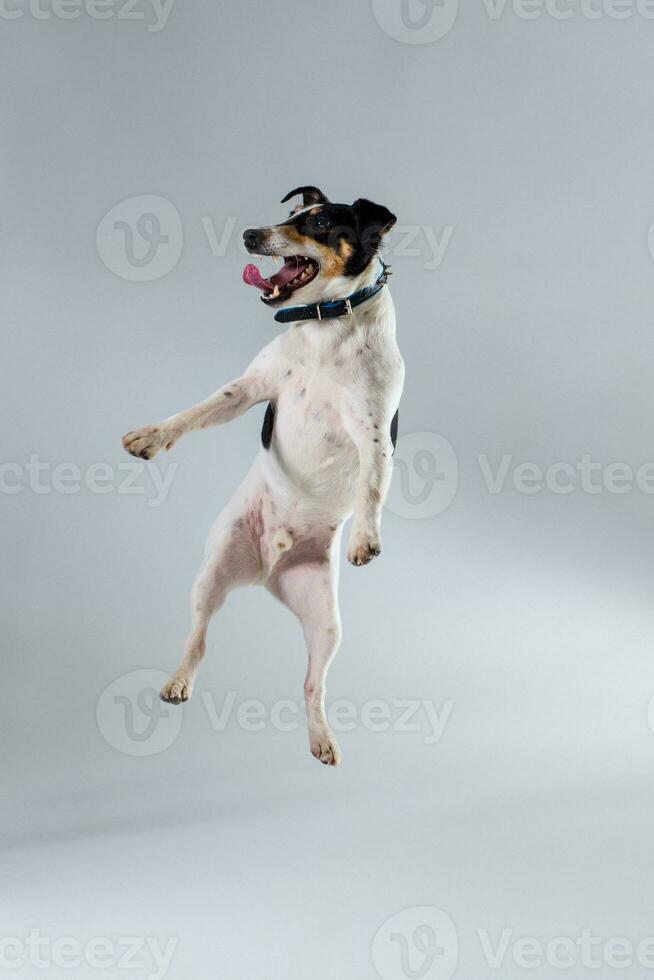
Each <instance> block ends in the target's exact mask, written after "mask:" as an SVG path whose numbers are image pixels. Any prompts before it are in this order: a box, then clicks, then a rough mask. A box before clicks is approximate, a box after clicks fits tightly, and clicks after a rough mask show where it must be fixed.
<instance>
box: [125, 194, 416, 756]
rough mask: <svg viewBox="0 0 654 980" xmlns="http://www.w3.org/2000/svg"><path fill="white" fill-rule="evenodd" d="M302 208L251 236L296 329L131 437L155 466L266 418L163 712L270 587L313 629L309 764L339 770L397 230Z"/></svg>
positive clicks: (377, 211)
mask: <svg viewBox="0 0 654 980" xmlns="http://www.w3.org/2000/svg"><path fill="white" fill-rule="evenodd" d="M296 195H301V197H302V202H303V203H302V204H298V205H297V206H296V207H295V208H294V209H293V211H292V212H291V214H290V216H289V217H288V218H287V220H285V221H282V222H281V223H280V224H277V225H269V226H266V227H262V228H251V229H248V230H247V231H246V232H244V235H243V238H244V242H245V247H246V249H247V251H248V252H249V253H250V254H252V255H256V256H259V257H260V256H272V257H273V258H274V259H275V260H276V261H277V262H279V261H280V259H281V260H282V265H281V267H280V268H279V270H278V271H276V272H275V273H274V274H272V275H270V276H269V277H268V278H264V276H263V275H262V274H261V272H260V271H259V269H258V268H257V266H256V265H253V264H249V265H247V266H246V268H245V270H244V272H243V279H244V281H245V282H246V283H248V284H249V285H252V286H256V287H257V288H258V289H259V290H261V300H262V301H263V303H264V305H265V306H266V307H269V308H270V309H271V310H275V311H276V312H275V320H276V321H278V322H280V323H286V324H288V325H289V326H288V329H287V330H286V331H285V332H284V333H281V334H280V335H279V336H277V337H276V338H275V339H274V340H273V341H272V342H271V343H269V344H268V345H266V346H265V347H264V348H263V350H261V352H260V353H259V354H257V356H256V357H255V358H254V360H253V361H252V363H251V364H250V366H249V367H248V368H247V370H246V371H245V372H244V373H243V374H242V375H241V377H239V378H236V379H235V380H234V381H230V382H229V384H226V385H224V386H223V387H222V388H219V389H218V391H216V392H215V393H214V394H213V395H211V396H210V397H209V398H207V399H206V400H205V401H203V402H200V403H199V404H198V405H195V406H194V407H192V408H189V409H187V410H186V411H182V412H179V413H177V414H176V415H171V416H170V418H167V419H164V421H163V422H159V423H158V424H157V425H151V426H146V427H145V428H142V429H136V430H135V431H133V432H128V433H127V435H126V436H124V438H123V445H124V447H125V449H127V451H128V452H129V453H131V454H132V455H133V456H139V457H141V458H142V459H152V458H153V456H155V454H156V453H157V452H158V451H159V450H160V449H171V448H172V447H173V446H174V445H175V443H176V442H177V441H178V439H179V438H180V437H181V436H182V435H184V433H186V432H190V431H191V430H192V429H205V428H207V427H208V426H211V425H220V424H222V423H224V422H229V421H230V420H231V419H234V418H237V416H239V415H242V414H243V413H244V412H246V411H247V410H248V409H249V408H251V407H252V406H253V405H257V404H259V403H261V402H267V403H268V406H267V409H266V413H265V419H264V425H263V431H262V435H261V441H262V445H261V448H260V449H259V452H258V455H257V457H256V459H255V461H254V463H253V465H252V468H251V469H250V471H249V473H248V475H247V476H246V478H245V480H244V481H243V483H242V484H241V485H240V487H239V488H238V490H237V491H236V493H235V494H234V496H233V497H232V499H231V500H230V502H229V503H228V504H227V506H226V507H225V509H224V510H223V511H222V513H221V514H220V516H219V517H218V519H217V521H216V523H215V524H214V526H213V528H212V531H211V534H210V536H209V540H208V544H207V549H206V554H205V559H204V563H203V565H202V567H201V569H200V572H199V574H198V577H197V579H196V581H195V584H194V586H193V591H192V594H191V604H192V628H191V632H190V634H189V637H188V639H187V641H186V646H185V649H184V655H183V658H182V662H181V664H180V665H179V667H178V668H177V670H176V671H175V673H174V674H173V676H172V679H171V680H170V682H169V683H167V684H166V685H165V686H164V688H163V690H162V691H161V698H162V699H163V700H164V701H168V702H170V703H171V704H179V703H180V702H182V701H188V699H189V698H190V696H191V692H192V690H193V682H194V680H195V676H196V674H197V670H198V666H199V664H200V661H201V660H202V657H203V656H204V652H205V644H206V634H207V628H208V625H209V620H210V618H211V616H212V615H213V614H214V613H215V612H216V611H217V610H218V609H219V608H220V606H221V605H222V604H223V602H224V601H225V598H226V596H227V594H228V592H229V591H230V590H231V589H233V588H235V587H236V586H239V585H245V584H248V583H260V584H262V585H265V586H266V588H268V589H269V590H270V592H271V593H272V594H273V595H275V596H276V597H277V598H278V599H280V600H281V601H282V602H283V603H284V605H286V606H287V607H288V608H289V609H290V610H291V611H292V612H293V613H295V615H296V616H297V617H298V619H299V620H300V622H301V624H302V627H303V630H304V637H305V641H306V645H307V650H308V657H309V662H308V669H307V673H306V678H305V683H304V693H305V699H306V710H307V720H308V726H309V744H310V747H311V752H312V754H313V755H314V756H315V757H316V758H317V759H319V760H320V761H321V762H323V763H325V764H326V765H338V763H339V762H340V761H341V752H340V749H339V747H338V744H337V742H336V740H335V739H334V736H333V734H332V732H331V730H330V728H329V725H328V723H327V718H326V715H325V679H326V674H327V668H328V666H329V663H330V661H331V660H332V658H333V656H334V654H335V653H336V651H337V649H338V646H339V643H340V639H341V622H340V614H339V607H338V595H337V590H338V571H339V552H340V538H341V530H342V527H343V522H344V521H345V520H346V519H347V518H348V517H349V516H350V515H352V514H353V520H352V527H351V532H350V542H349V548H348V553H347V557H348V560H349V561H350V562H351V563H352V564H353V565H366V564H367V563H368V562H369V561H371V559H373V558H374V557H375V556H377V555H379V553H380V551H381V540H380V520H381V511H382V505H383V503H384V499H385V496H386V493H387V490H388V486H389V483H390V479H391V467H392V454H393V449H394V446H395V438H396V433H397V410H398V405H399V401H400V395H401V392H402V385H403V381H404V363H403V361H402V357H401V355H400V352H399V349H398V347H397V344H396V341H395V310H394V307H393V301H392V299H391V296H390V292H389V289H388V285H387V276H388V272H387V267H386V266H385V264H384V263H383V262H382V259H381V257H380V248H381V244H382V239H383V237H384V235H385V234H386V233H387V232H388V231H389V229H390V228H391V227H392V226H393V224H394V223H395V220H396V219H395V215H393V214H391V212H390V211H389V210H388V209H387V208H385V207H382V206H381V205H378V204H373V203H372V202H371V201H368V200H365V199H363V198H360V199H358V200H356V201H355V202H354V204H352V205H346V204H333V203H332V202H330V201H329V200H328V199H327V198H326V197H325V195H324V194H323V193H322V191H320V190H319V189H318V188H317V187H299V188H296V189H295V190H293V191H291V192H290V193H289V194H287V195H286V197H285V198H284V199H283V201H282V203H285V202H286V201H289V200H290V199H291V198H293V197H295V196H296ZM291 299H292V301H293V304H294V305H293V306H290V307H289V305H288V304H289V301H290V300H291Z"/></svg>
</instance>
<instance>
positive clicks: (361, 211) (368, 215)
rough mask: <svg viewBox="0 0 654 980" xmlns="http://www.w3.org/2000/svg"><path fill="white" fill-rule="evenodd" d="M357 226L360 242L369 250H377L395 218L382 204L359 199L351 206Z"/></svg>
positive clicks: (362, 198)
mask: <svg viewBox="0 0 654 980" xmlns="http://www.w3.org/2000/svg"><path fill="white" fill-rule="evenodd" d="M352 210H353V211H354V217H355V221H356V225H357V233H358V235H359V238H360V239H361V241H362V242H363V243H364V244H365V245H368V246H369V247H370V248H377V247H378V246H379V243H380V242H381V240H382V236H383V235H385V234H386V232H388V231H390V230H391V228H392V227H393V225H394V224H395V222H396V221H397V218H396V217H395V215H394V214H393V213H392V212H391V211H389V210H388V208H385V207H384V205H383V204H375V203H374V202H373V201H368V200H366V198H365V197H360V198H359V199H358V200H357V201H355V202H354V204H353V205H352Z"/></svg>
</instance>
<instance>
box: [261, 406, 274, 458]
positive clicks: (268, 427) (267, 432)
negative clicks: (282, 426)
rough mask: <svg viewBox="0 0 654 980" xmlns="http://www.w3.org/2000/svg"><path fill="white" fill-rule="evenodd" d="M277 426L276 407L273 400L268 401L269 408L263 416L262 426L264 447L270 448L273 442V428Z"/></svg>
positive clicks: (262, 443)
mask: <svg viewBox="0 0 654 980" xmlns="http://www.w3.org/2000/svg"><path fill="white" fill-rule="evenodd" d="M274 426H275V409H274V406H273V403H272V402H268V408H267V409H266V414H265V415H264V417H263V426H262V428H261V445H262V446H263V448H264V449H270V443H271V442H272V434H273V428H274Z"/></svg>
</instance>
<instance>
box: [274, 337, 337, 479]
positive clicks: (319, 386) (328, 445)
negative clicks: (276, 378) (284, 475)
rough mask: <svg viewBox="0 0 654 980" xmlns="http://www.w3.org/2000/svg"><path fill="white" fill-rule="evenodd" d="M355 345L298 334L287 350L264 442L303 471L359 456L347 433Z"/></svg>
mask: <svg viewBox="0 0 654 980" xmlns="http://www.w3.org/2000/svg"><path fill="white" fill-rule="evenodd" d="M354 356H355V354H354V344H353V343H352V342H348V341H347V340H346V341H343V342H338V341H336V340H334V339H333V338H330V339H328V340H327V339H325V340H323V339H322V338H321V337H318V338H316V336H315V335H314V336H311V335H310V336H309V337H306V336H304V337H298V338H297V340H296V343H295V344H293V345H289V348H287V350H286V351H285V358H284V366H283V371H282V384H281V385H280V390H279V393H278V397H277V399H276V402H275V403H274V404H273V405H271V407H270V408H269V409H268V412H267V413H266V422H265V423H264V430H263V432H262V442H263V444H264V447H265V446H266V443H268V446H269V447H270V446H271V444H272V449H273V450H274V451H276V452H278V453H279V454H280V455H281V456H282V457H283V458H284V461H285V462H286V463H287V464H290V463H292V464H293V465H294V466H296V467H297V468H298V469H302V470H306V469H307V468H308V469H310V468H311V467H321V466H325V465H330V464H331V463H334V462H336V461H337V458H338V457H339V456H341V455H343V454H345V456H346V457H349V456H350V455H353V454H354V447H353V445H352V443H351V441H350V438H349V436H348V434H347V425H346V417H345V416H346V412H347V387H348V385H349V384H350V383H351V381H352V376H353V363H354V360H353V359H354Z"/></svg>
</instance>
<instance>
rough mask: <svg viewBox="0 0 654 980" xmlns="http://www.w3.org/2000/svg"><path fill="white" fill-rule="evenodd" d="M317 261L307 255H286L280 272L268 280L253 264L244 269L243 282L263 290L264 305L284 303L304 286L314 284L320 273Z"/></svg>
mask: <svg viewBox="0 0 654 980" xmlns="http://www.w3.org/2000/svg"><path fill="white" fill-rule="evenodd" d="M319 271H320V270H319V266H318V263H317V262H316V260H315V259H310V258H308V257H307V256H306V255H285V256H284V264H283V265H282V267H281V269H280V270H279V272H275V273H273V275H272V276H269V277H268V278H267V279H266V278H264V276H262V275H261V273H260V272H259V269H258V268H257V267H256V265H253V264H252V263H251V262H250V263H249V264H248V265H246V267H245V268H244V269H243V282H246V283H247V284H248V286H256V287H257V289H261V290H262V292H263V295H262V297H261V299H262V300H263V301H264V303H283V302H285V301H286V300H287V299H288V298H289V297H290V296H292V295H293V293H294V292H296V291H297V290H298V289H301V288H302V286H307V285H308V284H309V283H310V282H312V281H313V280H314V279H315V278H316V276H317V275H318V272H319Z"/></svg>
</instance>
